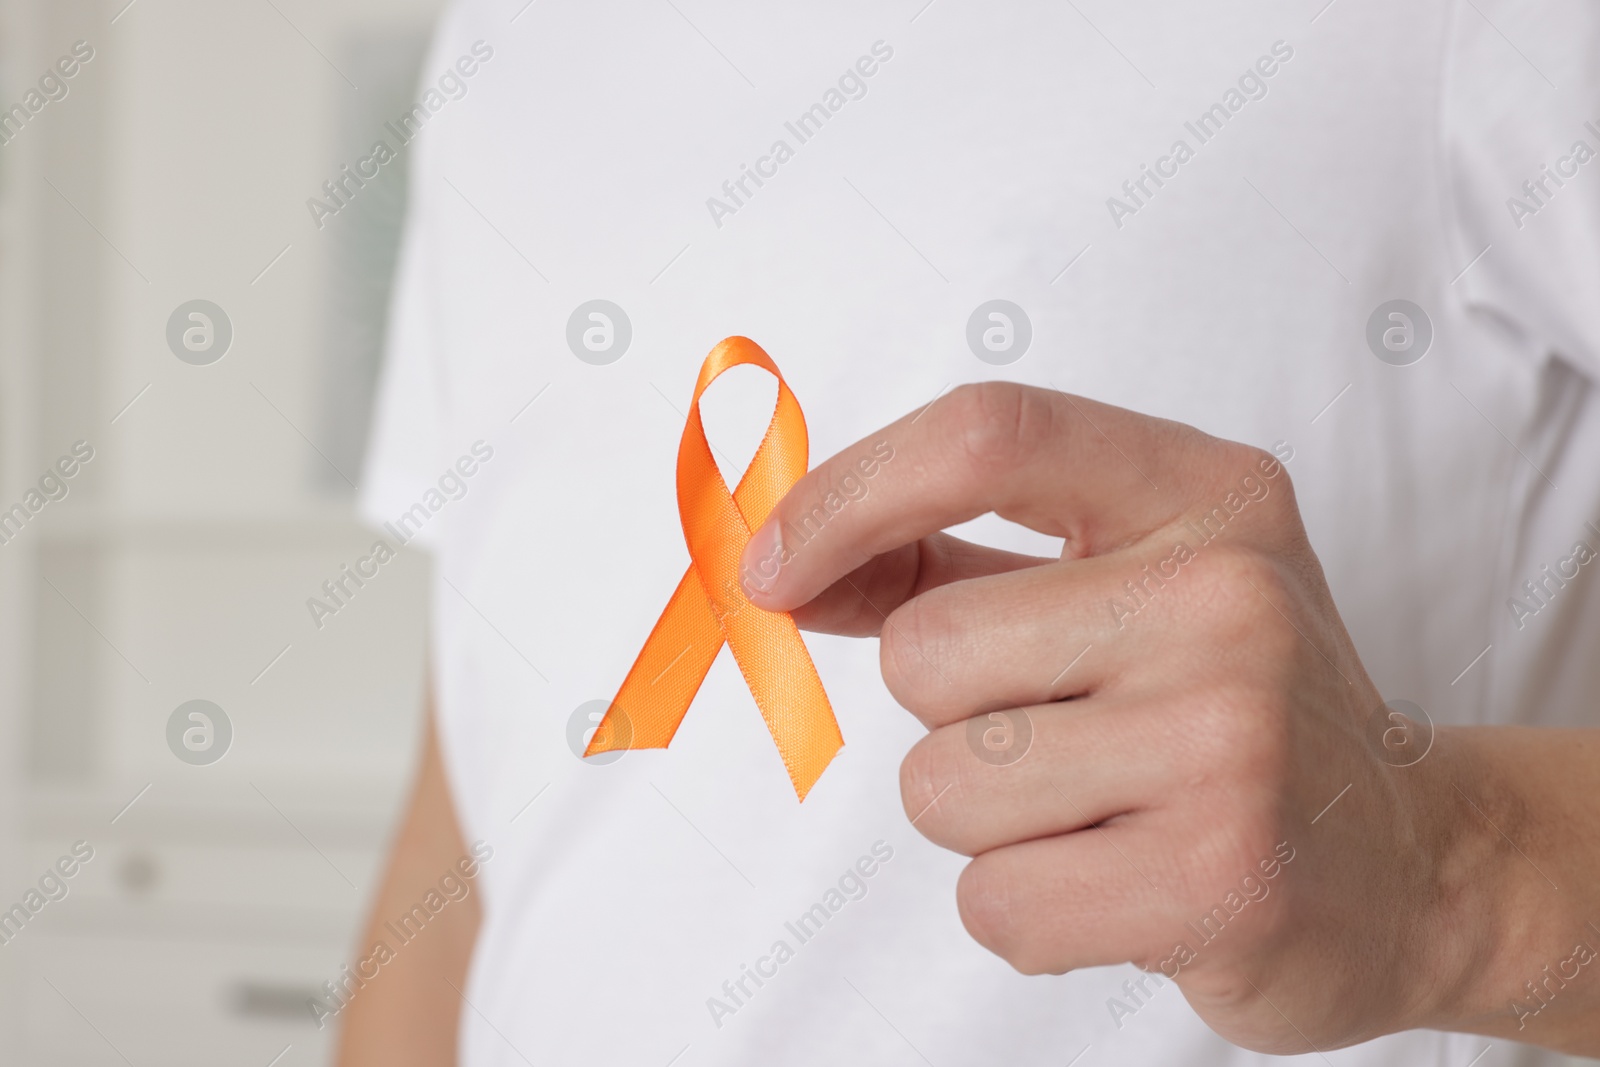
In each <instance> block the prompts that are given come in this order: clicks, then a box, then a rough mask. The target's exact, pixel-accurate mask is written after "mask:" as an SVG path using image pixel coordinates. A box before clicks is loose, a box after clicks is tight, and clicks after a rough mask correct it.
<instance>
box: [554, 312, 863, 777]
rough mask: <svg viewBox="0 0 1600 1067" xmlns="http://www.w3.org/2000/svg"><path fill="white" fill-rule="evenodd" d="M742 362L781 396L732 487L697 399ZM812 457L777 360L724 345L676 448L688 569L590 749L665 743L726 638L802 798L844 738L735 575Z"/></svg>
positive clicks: (808, 667)
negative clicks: (755, 535)
mask: <svg viewBox="0 0 1600 1067" xmlns="http://www.w3.org/2000/svg"><path fill="white" fill-rule="evenodd" d="M740 364H749V365H751V366H756V367H761V368H763V369H764V370H767V371H769V372H770V373H771V374H772V376H773V377H775V378H777V379H778V403H777V407H776V408H775V409H774V410H773V413H772V421H771V422H770V423H768V424H767V433H766V436H765V437H764V438H763V439H762V441H761V447H760V448H758V449H756V454H755V458H753V459H752V460H751V461H750V465H749V467H747V468H746V469H745V472H744V476H743V477H742V478H740V479H739V485H738V487H737V488H736V489H735V490H734V491H733V492H732V493H731V494H730V493H729V492H728V484H727V483H726V482H724V481H723V480H722V472H721V471H719V470H718V469H717V464H716V460H714V459H713V458H712V456H711V446H710V444H709V443H708V442H707V441H706V433H705V427H704V425H703V424H702V423H701V421H700V396H701V394H702V393H704V392H705V391H706V387H707V386H709V385H710V384H711V383H712V382H714V381H716V379H717V376H718V375H719V374H721V373H722V372H723V371H725V370H727V369H728V368H729V367H737V366H739V365H740ZM806 461H807V438H806V419H805V415H804V414H803V413H802V412H801V410H800V402H799V401H798V400H796V399H795V398H794V394H793V393H791V392H790V391H789V386H788V385H787V384H786V383H785V382H784V380H783V375H782V374H780V373H779V372H778V366H777V364H775V363H773V362H772V359H771V357H769V356H768V355H767V354H766V353H765V352H763V351H762V350H761V346H760V345H758V344H756V343H755V342H754V341H752V340H750V339H749V338H747V337H729V338H728V339H726V340H725V341H723V342H721V343H720V344H718V345H717V347H715V348H713V349H712V350H711V354H710V355H708V356H706V359H705V362H704V363H703V364H701V365H700V378H699V380H698V381H697V382H696V383H695V387H694V400H693V401H692V402H691V403H690V405H689V418H688V421H687V423H686V424H685V425H684V427H683V437H682V439H681V440H680V441H679V443H678V517H679V519H680V520H681V521H682V522H683V539H684V542H685V543H686V544H687V545H688V546H689V558H690V560H691V562H690V564H689V569H688V571H686V572H685V573H684V576H683V580H682V581H680V582H679V583H678V588H677V589H676V590H675V591H674V592H673V594H672V599H671V600H669V601H667V607H666V610H664V611H663V612H662V613H661V618H660V619H658V620H656V625H655V629H653V630H651V631H650V637H649V638H648V639H647V640H646V641H645V643H644V648H643V649H641V650H640V652H639V658H638V659H636V660H634V663H633V668H632V669H631V670H629V671H628V676H627V677H626V678H625V679H623V682H622V688H621V689H619V690H618V691H617V696H616V699H615V700H613V701H612V702H611V705H610V707H608V708H607V709H606V714H605V718H604V719H602V720H601V721H600V726H599V728H598V729H597V730H596V731H595V733H594V738H593V739H592V740H591V741H590V742H589V747H588V749H587V750H586V751H585V752H584V755H586V756H592V755H596V754H598V753H601V752H611V751H614V750H617V749H631V748H666V747H667V745H668V744H669V743H670V742H671V741H672V737H673V735H674V734H676V733H677V732H678V726H679V725H680V724H681V723H682V722H683V717H684V715H685V714H686V713H687V712H688V710H689V705H690V703H692V702H693V700H694V696H695V693H697V692H699V690H700V685H701V683H702V682H704V681H705V677H706V672H707V671H709V670H710V669H711V664H712V661H714V660H715V659H716V658H717V653H719V652H720V651H721V650H722V645H723V643H724V642H726V643H727V645H728V648H729V649H731V650H732V651H733V658H734V661H735V662H737V663H738V664H739V670H740V672H741V673H743V675H744V680H745V684H746V685H747V686H749V688H750V694H751V695H752V696H754V697H755V699H756V706H757V707H759V708H760V709H761V717H762V718H763V719H765V720H766V723H767V729H768V730H769V731H770V732H771V733H772V739H773V741H775V742H777V745H778V754H779V755H780V756H782V757H783V764H784V766H785V767H787V768H788V770H789V779H790V781H792V782H794V790H795V793H796V794H798V795H799V797H800V799H801V800H804V799H805V798H806V794H807V793H809V792H810V791H811V787H812V786H813V785H814V784H816V781H817V779H818V778H819V777H821V775H822V772H823V770H824V769H825V768H826V767H827V766H828V764H829V762H831V761H832V759H833V756H834V753H836V752H838V751H839V749H840V748H841V747H842V746H843V745H844V738H843V737H841V736H840V734H839V724H838V721H837V720H835V719H834V717H833V708H832V707H831V706H830V705H829V704H828V694H827V693H825V692H823V689H822V679H820V678H818V677H817V669H816V667H815V666H814V665H813V664H812V662H811V656H810V654H809V653H807V652H806V646H805V642H803V641H801V640H800V631H799V629H798V628H797V627H796V626H795V624H794V620H793V619H791V618H790V617H789V616H788V614H787V613H784V612H771V611H765V610H763V609H761V608H758V607H756V606H755V605H753V604H751V603H750V601H749V600H748V599H747V598H746V597H745V595H744V589H743V587H742V586H741V585H740V582H739V559H740V555H741V553H743V551H744V546H745V544H746V543H747V542H748V541H749V540H750V534H751V532H752V531H753V530H756V529H759V528H760V527H761V524H762V523H763V522H764V521H766V518H767V514H768V513H769V512H771V511H772V508H773V506H774V505H776V504H777V503H778V501H779V500H780V499H782V498H783V494H784V493H786V492H788V491H789V487H790V486H792V485H793V484H794V483H795V482H796V481H798V480H799V478H800V476H801V475H802V474H804V473H805V472H806ZM774 562H777V561H774Z"/></svg>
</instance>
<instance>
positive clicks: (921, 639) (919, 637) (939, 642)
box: [878, 590, 957, 714]
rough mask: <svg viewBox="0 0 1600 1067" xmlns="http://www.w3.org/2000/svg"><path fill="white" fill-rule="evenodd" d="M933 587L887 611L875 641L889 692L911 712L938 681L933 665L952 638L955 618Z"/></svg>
mask: <svg viewBox="0 0 1600 1067" xmlns="http://www.w3.org/2000/svg"><path fill="white" fill-rule="evenodd" d="M937 592H938V591H937V590H935V591H933V592H930V593H924V594H923V595H922V596H918V597H913V598H912V599H911V600H908V601H906V603H904V604H902V605H901V606H900V607H899V608H897V609H895V610H894V611H892V612H890V613H889V617H888V618H887V619H885V620H884V624H883V633H882V636H881V638H880V640H879V643H878V657H879V667H880V669H881V671H882V673H883V681H884V684H885V685H886V686H887V687H888V689H889V693H890V695H892V696H893V697H894V698H895V700H897V701H899V703H900V704H901V706H902V707H905V708H907V709H908V710H910V711H912V712H913V713H914V714H915V713H918V712H919V710H930V709H927V708H925V707H924V704H926V702H927V701H928V699H929V697H930V696H931V695H932V693H933V691H934V690H935V687H936V685H938V684H940V683H939V680H938V676H937V674H936V665H937V664H938V663H939V662H940V660H941V657H943V656H944V655H946V654H947V652H948V649H949V647H950V645H951V643H952V641H953V640H954V639H955V628H956V624H957V619H956V617H955V616H954V614H953V613H952V612H951V610H950V608H949V606H948V600H949V598H948V597H945V596H939V595H936V594H937Z"/></svg>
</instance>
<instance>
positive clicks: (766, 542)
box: [739, 520, 783, 600]
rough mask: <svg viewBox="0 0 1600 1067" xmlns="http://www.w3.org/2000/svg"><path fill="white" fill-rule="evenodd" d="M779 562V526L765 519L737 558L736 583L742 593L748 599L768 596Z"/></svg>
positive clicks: (780, 538)
mask: <svg viewBox="0 0 1600 1067" xmlns="http://www.w3.org/2000/svg"><path fill="white" fill-rule="evenodd" d="M782 564H783V527H782V526H781V525H779V524H778V523H777V522H775V521H771V520H769V521H768V522H766V523H765V524H764V525H763V526H762V527H761V529H759V530H757V531H756V532H755V533H754V534H752V535H751V536H750V543H749V544H747V545H745V546H744V555H743V557H742V558H741V559H740V566H739V571H740V582H741V584H742V585H743V586H744V595H745V596H747V597H749V598H750V599H751V600H764V599H766V598H767V597H769V596H771V595H772V591H773V590H774V589H775V588H776V587H777V584H778V572H779V569H780V568H781V567H782Z"/></svg>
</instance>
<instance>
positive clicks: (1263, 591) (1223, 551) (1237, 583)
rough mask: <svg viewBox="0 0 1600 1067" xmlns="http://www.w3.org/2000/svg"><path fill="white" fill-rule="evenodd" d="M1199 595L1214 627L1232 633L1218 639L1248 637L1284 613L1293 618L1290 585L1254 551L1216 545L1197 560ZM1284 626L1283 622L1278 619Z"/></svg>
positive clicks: (1284, 576) (1265, 557)
mask: <svg viewBox="0 0 1600 1067" xmlns="http://www.w3.org/2000/svg"><path fill="white" fill-rule="evenodd" d="M1195 562H1196V564H1197V566H1196V578H1197V579H1198V581H1197V583H1196V585H1197V591H1198V593H1199V596H1200V598H1201V600H1202V606H1203V607H1204V609H1205V611H1206V612H1207V614H1208V616H1210V617H1211V618H1212V619H1213V620H1214V621H1215V623H1216V624H1217V625H1218V626H1219V627H1222V628H1224V629H1226V630H1228V631H1229V632H1228V633H1226V634H1218V635H1217V636H1218V637H1224V638H1227V637H1231V638H1238V637H1241V636H1248V635H1247V634H1244V633H1241V632H1240V631H1241V630H1246V631H1247V630H1252V629H1255V628H1257V627H1258V626H1259V624H1260V623H1261V622H1262V621H1263V620H1265V619H1267V618H1277V617H1278V612H1280V611H1282V612H1283V613H1284V614H1285V615H1288V616H1289V617H1290V618H1292V617H1293V615H1292V613H1291V612H1290V611H1289V610H1288V608H1289V607H1290V603H1289V601H1290V596H1289V583H1288V579H1287V577H1286V575H1285V574H1284V573H1283V572H1282V571H1281V570H1280V569H1279V568H1278V566H1277V564H1276V563H1275V562H1274V561H1273V559H1272V558H1271V557H1269V556H1268V555H1266V554H1265V553H1263V552H1260V551H1258V550H1256V549H1253V548H1248V547H1241V546H1238V545H1223V544H1219V545H1216V546H1215V547H1214V548H1213V549H1212V550H1210V551H1203V552H1201V553H1199V554H1198V558H1197V559H1196V561H1195ZM1279 622H1280V624H1281V622H1282V619H1281V618H1280V619H1279Z"/></svg>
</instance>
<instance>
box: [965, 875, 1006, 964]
mask: <svg viewBox="0 0 1600 1067" xmlns="http://www.w3.org/2000/svg"><path fill="white" fill-rule="evenodd" d="M1016 889H1017V886H1016V882H1015V878H1014V876H1013V875H1012V874H1011V873H1010V872H1009V871H1008V870H1007V869H1006V868H1005V867H1004V866H1003V865H1002V864H1000V863H999V862H997V861H996V858H995V857H994V856H993V855H992V854H989V853H986V854H984V855H982V856H979V857H977V858H976V859H974V860H973V861H972V862H971V863H969V864H967V866H966V869H964V870H963V871H962V872H961V876H960V877H959V878H958V879H956V909H957V911H958V912H959V914H960V916H961V923H962V925H963V926H965V927H966V928H967V933H969V934H971V935H972V939H973V940H974V941H976V942H978V944H980V945H982V946H983V947H984V948H986V949H988V950H989V951H990V952H993V953H994V954H995V955H997V956H999V957H1001V958H1002V959H1005V960H1006V961H1008V962H1010V961H1012V958H1013V953H1014V952H1015V951H1016V948H1017V943H1016V928H1017V923H1016V918H1015V908H1016Z"/></svg>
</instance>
